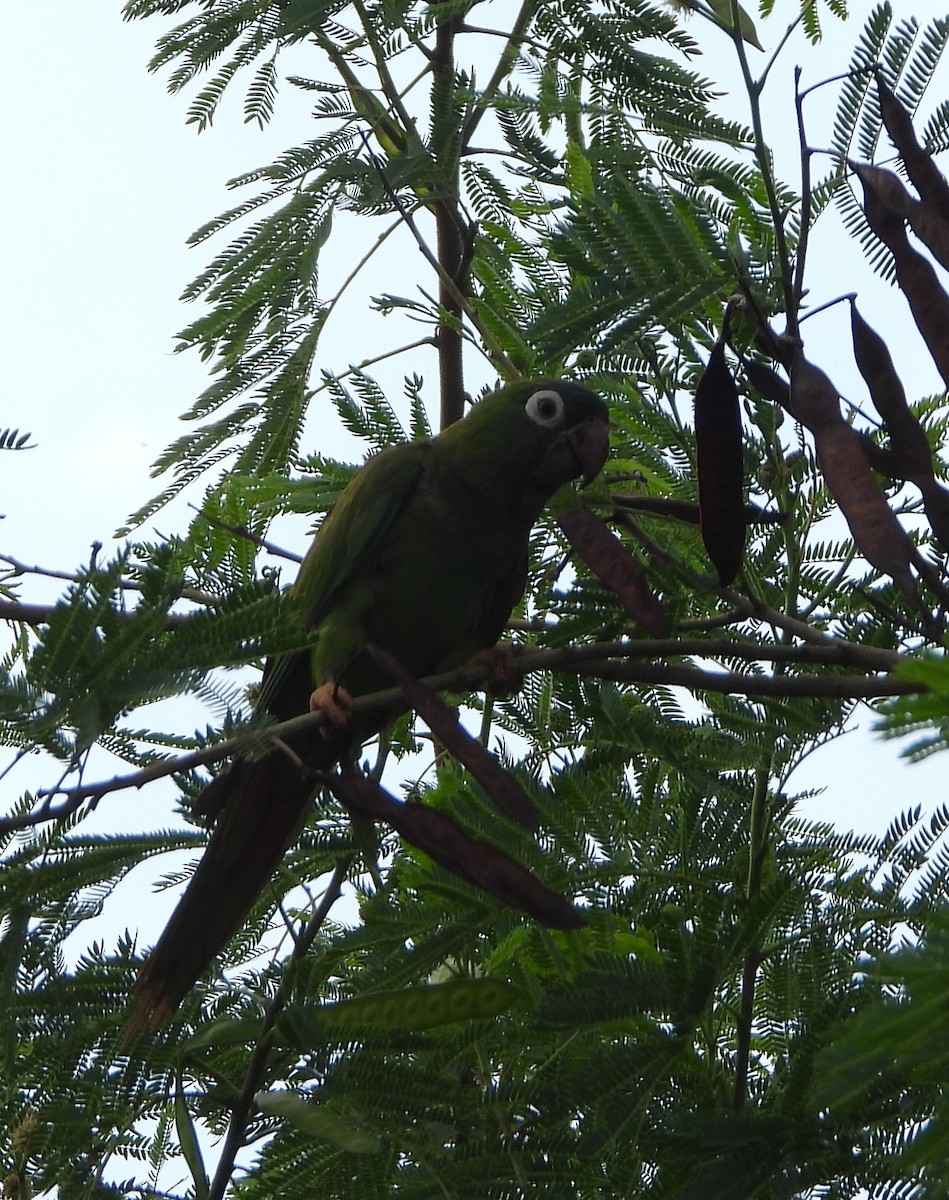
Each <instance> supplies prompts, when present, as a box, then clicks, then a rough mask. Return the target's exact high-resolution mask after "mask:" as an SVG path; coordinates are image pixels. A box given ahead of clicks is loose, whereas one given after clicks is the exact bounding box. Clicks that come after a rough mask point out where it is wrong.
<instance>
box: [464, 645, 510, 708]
mask: <svg viewBox="0 0 949 1200" xmlns="http://www.w3.org/2000/svg"><path fill="white" fill-rule="evenodd" d="M471 663H472V664H473V665H476V666H483V667H487V668H488V670H489V671H490V675H489V676H488V684H487V690H488V691H489V692H490V693H491V695H492V696H499V697H501V698H505V699H506V698H507V697H509V696H514V695H516V694H517V692H518V691H520V688H521V684H522V683H523V676H522V674H521V672H520V671H519V670H518V667H517V655H516V654H515V652H514V649H513V647H511V646H490V647H489V648H488V649H487V650H479V651H478V653H477V654H476V655H475V656H474V658H472V659H471Z"/></svg>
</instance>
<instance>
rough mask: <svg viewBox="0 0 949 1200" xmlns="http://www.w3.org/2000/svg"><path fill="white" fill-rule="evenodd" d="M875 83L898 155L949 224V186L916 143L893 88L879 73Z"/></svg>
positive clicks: (918, 187)
mask: <svg viewBox="0 0 949 1200" xmlns="http://www.w3.org/2000/svg"><path fill="white" fill-rule="evenodd" d="M876 81H877V95H878V96H879V98H880V115H881V116H882V117H883V124H884V125H885V126H886V131H887V133H888V134H889V135H890V138H891V140H892V142H893V145H894V146H895V147H896V150H897V153H898V154H899V156H900V158H901V159H902V160H903V165H904V166H905V167H906V173H907V175H909V177H910V180H911V181H912V184H913V186H914V187H915V188H916V190H917V192H919V194H920V197H921V198H922V200H923V201H924V202H925V203H926V204H927V205H929V206H930V207H931V209H932V211H933V213H934V214H935V216H937V217H938V218H939V219H940V220H941V221H943V222H945V223H947V224H949V183H947V182H946V180H945V178H944V176H943V175H942V172H941V171H940V170H939V168H938V167H937V166H936V164H935V163H934V162H933V160H932V156H931V155H930V153H929V151H928V150H926V149H925V148H924V147H923V146H921V145H920V144H919V142H918V141H917V139H916V131H915V130H914V129H913V122H912V120H911V119H910V115H909V113H908V112H907V111H906V109H905V108H904V107H903V105H902V104H901V103H900V101H899V99H898V98H897V96H896V94H895V93H894V92H893V91H892V90H891V89H890V87H889V85H888V84H887V82H886V80H885V79H884V78H883V74H882V72H880V71H877V73H876Z"/></svg>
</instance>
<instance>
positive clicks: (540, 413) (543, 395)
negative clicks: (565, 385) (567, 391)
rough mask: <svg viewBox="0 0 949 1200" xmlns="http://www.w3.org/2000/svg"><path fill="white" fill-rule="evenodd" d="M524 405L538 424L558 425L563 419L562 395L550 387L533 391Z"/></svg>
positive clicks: (528, 413)
mask: <svg viewBox="0 0 949 1200" xmlns="http://www.w3.org/2000/svg"><path fill="white" fill-rule="evenodd" d="M524 407H525V409H526V410H527V415H528V416H529V417H530V419H531V420H532V421H534V422H535V423H536V424H538V425H559V424H560V422H561V421H562V420H563V397H562V396H561V395H560V393H559V392H555V391H553V390H552V389H551V388H544V389H543V390H542V391H539V392H534V394H533V396H531V398H530V399H529V400H528V401H527V403H526V404H525V405H524Z"/></svg>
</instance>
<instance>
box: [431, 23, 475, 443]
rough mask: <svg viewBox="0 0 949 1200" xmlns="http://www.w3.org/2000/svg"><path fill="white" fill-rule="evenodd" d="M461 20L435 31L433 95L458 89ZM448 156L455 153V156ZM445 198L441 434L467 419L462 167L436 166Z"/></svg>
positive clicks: (440, 228)
mask: <svg viewBox="0 0 949 1200" xmlns="http://www.w3.org/2000/svg"><path fill="white" fill-rule="evenodd" d="M460 21H461V18H460V16H458V15H455V16H450V17H447V18H445V19H443V20H441V21H439V22H438V25H437V27H436V30H435V50H434V53H433V54H432V71H433V73H434V81H433V84H432V88H433V91H435V92H436V93H437V92H438V90H442V91H444V92H445V93H448V92H451V91H453V90H454V86H455V34H456V32H457V29H458V26H459V24H460ZM446 153H452V151H451V150H448V151H446ZM438 166H439V173H440V175H441V177H442V186H443V187H444V189H445V190H444V192H443V193H442V194H441V195H440V196H439V198H438V199H437V200H436V202H435V204H434V213H435V254H436V257H437V258H438V262H439V266H440V267H441V270H440V271H439V275H438V305H439V308H440V309H441V310H442V312H443V313H445V319H443V320H442V321H441V322H440V323H439V326H438V334H437V340H438V382H439V395H440V418H439V428H441V429H446V428H447V427H448V426H449V425H452V424H453V423H454V422H455V421H458V420H460V419H461V418H462V417H463V416H464V411H465V380H464V364H463V353H462V352H463V348H464V342H463V341H462V337H461V317H462V307H461V303H460V298H461V296H463V295H464V294H465V292H466V291H467V287H466V281H465V278H464V276H465V274H466V271H467V261H466V260H467V255H466V252H465V247H466V242H467V237H466V234H465V226H464V222H463V221H462V218H461V213H460V212H459V209H458V162H457V159H456V160H455V161H454V162H449V161H446V159H445V157H444V156H443V157H442V160H441V161H440V162H439V163H438Z"/></svg>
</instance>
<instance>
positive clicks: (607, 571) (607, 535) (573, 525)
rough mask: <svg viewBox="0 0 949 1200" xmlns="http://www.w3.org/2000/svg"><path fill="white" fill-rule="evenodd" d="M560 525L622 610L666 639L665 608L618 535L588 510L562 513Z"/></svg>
mask: <svg viewBox="0 0 949 1200" xmlns="http://www.w3.org/2000/svg"><path fill="white" fill-rule="evenodd" d="M557 522H558V524H559V525H560V528H561V529H562V530H563V531H564V533H565V534H566V536H567V540H568V541H569V542H570V545H571V546H572V547H573V548H574V550H575V551H576V552H577V554H579V555H580V557H581V558H582V559H583V561H584V562H585V563H586V564H587V566H588V567H589V568H590V570H591V571H592V572H593V573H594V574H595V575H596V576H597V578H598V579H600V580H601V581H602V582H603V583H605V584H606V586H607V587H608V588H610V589H611V590H612V591H614V592H615V593H616V595H617V596H618V597H619V601H620V603H621V604H622V606H623V611H624V612H626V613H627V614H628V615H629V616H630V617H632V618H633V620H634V621H637V622H638V623H639V624H640V625H642V627H643V628H644V629H645V630H646V632H647V633H649V634H651V635H652V636H653V637H665V636H666V634H667V633H668V625H667V624H666V614H665V612H664V610H663V607H662V605H661V604H660V602H659V601H658V600H657V599H656V596H655V594H654V593H653V591H652V588H650V586H649V581H648V580H647V579H646V572H645V571H644V570H643V568H642V566H641V565H640V564H639V563H638V562H637V561H636V559H635V558H633V556H632V555H631V554H630V552H629V551H628V550H627V549H626V547H625V546H624V545H623V543H622V542H621V541H620V540H619V538H618V537H617V536H616V534H615V533H613V531H612V530H611V529H609V528H608V527H607V526H606V525H605V524H604V523H603V521H601V520H600V518H599V517H598V516H597V515H596V513H594V512H591V511H590V510H589V509H588V508H586V507H578V508H571V509H568V510H567V511H565V512H562V513H560V514H559V515H558V517H557Z"/></svg>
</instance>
